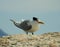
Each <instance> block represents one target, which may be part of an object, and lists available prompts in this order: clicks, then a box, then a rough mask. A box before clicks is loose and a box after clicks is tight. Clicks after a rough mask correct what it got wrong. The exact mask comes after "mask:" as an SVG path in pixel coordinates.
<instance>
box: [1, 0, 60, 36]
mask: <svg viewBox="0 0 60 47" xmlns="http://www.w3.org/2000/svg"><path fill="white" fill-rule="evenodd" d="M32 17H37V18H39V19H40V20H42V21H44V22H45V24H44V25H41V27H40V29H39V30H38V31H37V32H35V34H43V33H47V32H60V0H0V36H2V35H12V34H25V32H24V31H23V30H21V29H19V28H17V27H15V26H14V25H13V23H12V22H11V21H10V19H14V20H16V21H21V19H32ZM1 32H2V33H1ZM3 33H4V34H3ZM1 34H2V35H1Z"/></svg>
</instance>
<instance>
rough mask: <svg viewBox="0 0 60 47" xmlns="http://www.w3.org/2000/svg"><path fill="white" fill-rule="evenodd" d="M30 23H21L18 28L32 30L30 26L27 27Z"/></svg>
mask: <svg viewBox="0 0 60 47" xmlns="http://www.w3.org/2000/svg"><path fill="white" fill-rule="evenodd" d="M29 22H30V21H28V20H26V21H23V22H22V23H21V24H20V28H21V29H23V30H25V31H27V30H30V29H31V28H32V25H29V24H28V23H29Z"/></svg>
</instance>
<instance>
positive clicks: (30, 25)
mask: <svg viewBox="0 0 60 47" xmlns="http://www.w3.org/2000/svg"><path fill="white" fill-rule="evenodd" d="M10 21H12V22H13V24H14V25H15V26H16V27H18V28H19V29H22V30H24V31H25V32H26V34H28V32H31V33H32V35H33V34H34V32H35V31H37V30H38V29H39V27H40V26H39V25H40V24H44V22H42V21H40V20H39V19H38V18H37V17H33V18H32V20H24V21H21V22H20V23H17V22H16V21H14V20H12V19H10Z"/></svg>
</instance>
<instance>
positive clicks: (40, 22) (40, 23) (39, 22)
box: [33, 17, 44, 24]
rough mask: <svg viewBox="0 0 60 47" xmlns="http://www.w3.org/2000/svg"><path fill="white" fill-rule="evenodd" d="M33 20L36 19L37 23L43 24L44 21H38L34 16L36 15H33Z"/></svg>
mask: <svg viewBox="0 0 60 47" xmlns="http://www.w3.org/2000/svg"><path fill="white" fill-rule="evenodd" d="M33 21H36V22H38V23H39V24H44V22H42V21H40V20H39V19H38V18H36V17H33Z"/></svg>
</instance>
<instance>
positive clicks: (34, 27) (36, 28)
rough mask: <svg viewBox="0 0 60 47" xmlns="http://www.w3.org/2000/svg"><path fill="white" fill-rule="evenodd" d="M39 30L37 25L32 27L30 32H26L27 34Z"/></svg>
mask: <svg viewBox="0 0 60 47" xmlns="http://www.w3.org/2000/svg"><path fill="white" fill-rule="evenodd" d="M38 29H39V26H37V25H33V26H32V28H31V29H30V30H28V32H35V31H37V30H38Z"/></svg>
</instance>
